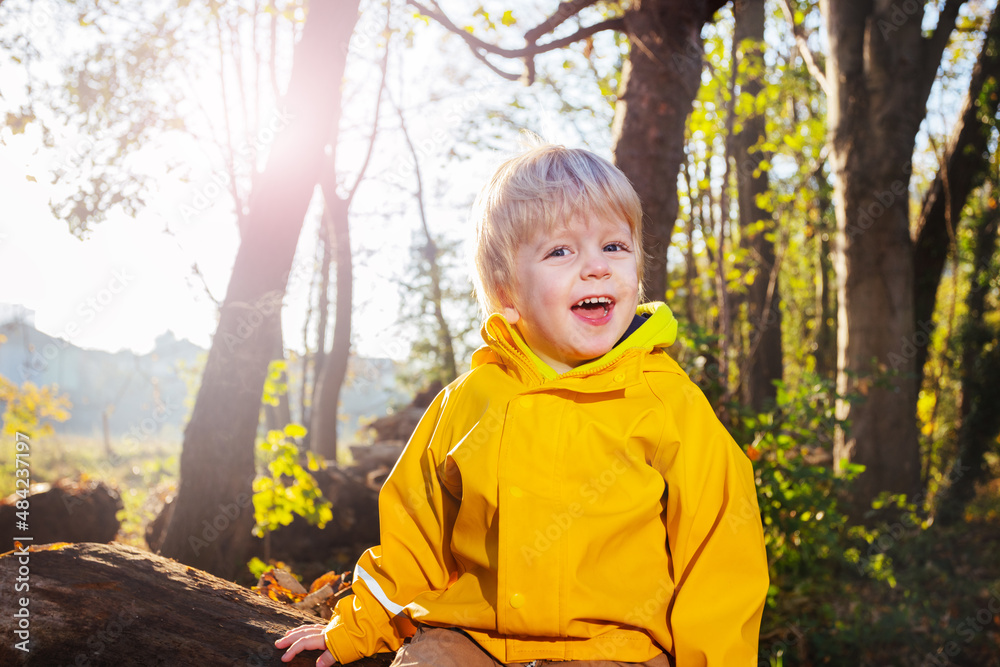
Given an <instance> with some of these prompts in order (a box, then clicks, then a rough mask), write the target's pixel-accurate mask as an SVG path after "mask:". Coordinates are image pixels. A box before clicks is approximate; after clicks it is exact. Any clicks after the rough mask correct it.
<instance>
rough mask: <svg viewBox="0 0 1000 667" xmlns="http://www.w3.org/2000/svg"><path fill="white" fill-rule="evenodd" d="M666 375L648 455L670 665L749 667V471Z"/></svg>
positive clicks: (754, 514) (762, 571) (752, 594)
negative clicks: (660, 525)
mask: <svg viewBox="0 0 1000 667" xmlns="http://www.w3.org/2000/svg"><path fill="white" fill-rule="evenodd" d="M674 378H676V379H677V380H678V382H677V384H676V385H674V386H672V387H670V388H669V389H668V390H667V391H665V392H664V394H663V395H662V396H661V399H662V400H663V401H664V403H665V407H666V410H667V419H666V425H665V427H664V433H663V438H662V440H661V442H660V446H659V449H658V451H657V454H656V458H655V460H654V463H653V464H654V466H655V467H657V469H658V470H659V471H660V472H661V473H662V474H663V476H664V479H665V480H666V482H667V506H666V510H665V521H666V525H667V543H668V547H669V549H670V556H671V562H672V565H673V571H672V576H673V579H674V586H675V589H674V599H673V604H672V605H671V606H670V608H669V611H668V615H669V617H668V619H667V623H668V626H669V627H670V630H671V634H672V637H673V640H674V646H673V649H674V651H673V653H674V655H675V657H676V660H677V667H698V666H707V667H730V666H732V665H756V664H757V643H758V635H759V632H760V619H761V614H762V613H763V609H764V601H765V599H766V597H767V589H768V573H767V554H766V552H765V550H764V536H763V529H762V526H761V520H760V511H759V509H758V507H757V494H756V488H755V484H754V475H753V470H752V468H751V465H750V461H749V459H747V457H746V455H745V454H744V453H743V451H742V450H741V449H740V448H739V447H738V446H737V445H736V443H735V442H734V441H733V439H732V437H731V436H730V435H729V433H728V432H727V431H726V429H725V428H724V427H723V426H722V424H721V423H720V422H719V420H718V419H717V418H716V416H715V413H714V412H713V411H712V408H711V406H710V405H709V404H708V401H707V400H706V399H705V396H704V395H703V394H702V393H701V391H700V390H699V389H698V388H697V387H696V386H695V385H694V383H692V382H691V381H690V380H688V379H687V378H686V377H684V378H683V379H681V378H680V377H678V376H674Z"/></svg>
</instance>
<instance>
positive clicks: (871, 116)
mask: <svg viewBox="0 0 1000 667" xmlns="http://www.w3.org/2000/svg"><path fill="white" fill-rule="evenodd" d="M961 4H962V2H961V0H948V2H947V3H946V5H945V7H944V8H943V10H942V12H941V14H940V17H939V22H938V26H937V29H936V30H935V31H934V33H933V35H932V36H931V37H928V38H925V37H924V36H923V34H922V27H921V23H922V20H923V4H922V3H912V5H913V11H912V12H910V13H906V12H905V11H904V10H903V6H902V5H899V4H895V3H889V2H882V1H877V2H855V1H853V0H823V2H822V3H821V8H822V12H823V15H824V17H825V20H826V27H827V36H828V42H829V45H830V46H829V55H828V57H827V61H826V67H827V72H826V80H827V81H828V82H829V86H830V90H829V91H828V94H829V101H828V105H827V106H828V114H829V118H828V127H829V132H830V147H831V151H830V162H831V169H832V173H833V180H834V206H835V209H836V214H837V232H838V237H837V239H836V250H835V252H836V260H835V267H836V272H837V296H838V318H837V319H838V354H837V390H838V394H839V395H840V396H846V395H848V394H853V393H859V394H861V395H862V399H863V400H859V401H847V400H843V399H841V400H839V401H838V406H837V414H838V417H840V418H841V419H847V420H849V421H850V431H849V432H845V431H844V430H838V432H837V436H836V440H835V443H834V464H835V467H836V468H837V469H838V470H842V469H843V464H844V462H846V461H850V462H853V463H859V464H863V465H864V466H865V471H864V473H863V474H861V475H860V476H859V478H858V479H857V480H856V484H855V488H854V494H853V498H852V501H853V504H854V511H855V514H856V515H860V514H861V513H863V512H864V511H865V510H866V509H867V508H868V507H869V506H870V503H871V501H872V500H873V499H874V498H875V497H876V496H877V495H878V494H879V493H880V492H883V491H888V492H891V493H903V494H907V495H908V496H909V497H910V498H915V497H916V496H917V495H918V494H919V492H920V456H919V448H918V442H917V426H916V416H915V412H916V399H917V385H916V378H915V373H914V368H915V366H914V357H913V355H912V354H906V350H908V349H909V348H908V347H907V346H908V345H912V344H913V338H914V325H913V322H914V317H913V314H914V304H913V295H914V291H913V268H914V265H913V244H912V242H911V240H910V233H909V198H908V192H909V181H910V173H911V163H910V161H911V158H912V154H913V148H914V144H915V137H916V134H917V131H918V129H919V127H920V123H921V121H922V120H923V117H924V115H925V113H926V112H925V109H926V102H927V96H928V95H929V93H930V89H931V86H932V84H933V81H934V77H935V74H936V72H937V68H938V65H939V63H940V59H941V55H942V53H943V51H944V47H945V45H946V44H947V40H948V38H949V36H950V34H951V31H952V30H953V28H954V25H955V18H956V16H957V14H958V8H959V6H960V5H961ZM909 6H910V5H907V7H909ZM889 370H891V371H893V373H892V374H889V375H888V376H887V377H886V378H885V380H884V382H877V383H876V382H873V381H872V380H871V376H872V374H874V373H880V372H885V371H889Z"/></svg>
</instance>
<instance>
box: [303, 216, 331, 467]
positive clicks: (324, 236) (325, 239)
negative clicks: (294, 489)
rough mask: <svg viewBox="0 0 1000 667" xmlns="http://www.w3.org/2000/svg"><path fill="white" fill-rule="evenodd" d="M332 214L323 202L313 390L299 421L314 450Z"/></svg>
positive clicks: (327, 315) (327, 306)
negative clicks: (314, 428) (306, 426)
mask: <svg viewBox="0 0 1000 667" xmlns="http://www.w3.org/2000/svg"><path fill="white" fill-rule="evenodd" d="M332 215H333V213H332V212H331V211H330V210H329V206H328V205H327V204H324V209H323V218H322V219H321V220H320V223H319V242H320V244H321V245H322V246H323V258H322V260H321V261H320V268H319V304H318V305H317V310H318V312H319V321H318V323H317V325H316V354H315V355H313V360H312V367H313V382H312V389H311V390H310V391H309V393H308V395H309V407H308V409H307V408H306V405H305V402H304V401H303V405H302V415H303V416H302V424H303V425H309V426H310V428H309V429H308V431H307V432H306V436H305V439H304V440H303V442H304V443H305V446H306V448H308V449H313V444H312V443H313V430H312V428H311V426H312V423H313V415H315V414H316V413H315V411H314V409H313V408H314V407H315V406H316V405H317V404H318V402H319V385H320V377H322V375H323V368H324V367H325V366H326V328H327V325H328V324H329V320H330V265H331V264H333V252H334V250H333V231H332V227H333V225H332V224H331V223H330V219H331V217H332ZM305 381H306V376H305V372H303V374H302V383H303V393H302V395H303V397H305V396H306V392H305Z"/></svg>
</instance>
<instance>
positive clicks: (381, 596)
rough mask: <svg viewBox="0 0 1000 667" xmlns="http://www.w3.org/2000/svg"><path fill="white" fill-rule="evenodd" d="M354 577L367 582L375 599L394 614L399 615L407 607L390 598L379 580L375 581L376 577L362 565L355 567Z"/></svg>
mask: <svg viewBox="0 0 1000 667" xmlns="http://www.w3.org/2000/svg"><path fill="white" fill-rule="evenodd" d="M354 578H355V579H360V580H361V581H363V582H365V586H367V587H368V590H369V591H371V594H372V595H374V596H375V599H376V600H378V601H379V603H381V605H382V606H383V607H385V608H386V609H387V610H388V611H389V612H391V613H392V614H393V615H394V616H396V615H399V614H400V613H402V611H403V609H405V607H401V606H399V605H398V604H396V603H395V602H393V601H392V600H390V599H389V596H387V595H386V594H385V591H383V590H382V587H381V586H379V585H378V582H377V581H375V578H374V577H373V576H372V575H370V574H368V573H367V572H365V571H364V569H363V568H362V567H361V566H360V565H356V566H355V567H354Z"/></svg>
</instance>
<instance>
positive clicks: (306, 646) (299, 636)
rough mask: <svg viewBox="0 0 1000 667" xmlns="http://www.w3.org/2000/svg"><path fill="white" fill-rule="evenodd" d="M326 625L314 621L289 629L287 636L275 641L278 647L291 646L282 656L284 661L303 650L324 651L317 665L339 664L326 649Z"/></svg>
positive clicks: (321, 666) (318, 666)
mask: <svg viewBox="0 0 1000 667" xmlns="http://www.w3.org/2000/svg"><path fill="white" fill-rule="evenodd" d="M324 630H326V625H325V624H323V623H313V624H311V625H300V626H299V627H297V628H295V629H294V630H289V631H288V632H286V633H285V636H284V637H282V638H281V639H278V640H277V641H275V642H274V646H275V647H276V648H285V647H290V648H289V649H288V650H287V651H285V654H284V655H282V656H281V661H282V662H288V661H289V660H291V659H292V658H294V657H295V656H296V655H297V654H299V653H301V652H302V651H323V655H321V656H320V657H319V658H317V659H316V667H332V666H333V665H335V664H337V661H336V660H334V659H333V655H332V654H331V653H330V652H329V651H327V650H326V640H325V639H323V631H324Z"/></svg>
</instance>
